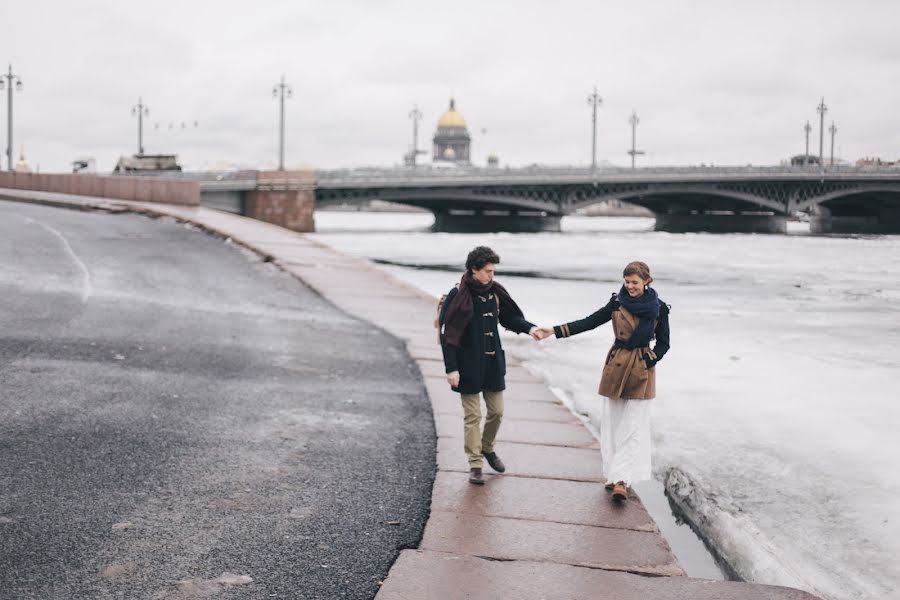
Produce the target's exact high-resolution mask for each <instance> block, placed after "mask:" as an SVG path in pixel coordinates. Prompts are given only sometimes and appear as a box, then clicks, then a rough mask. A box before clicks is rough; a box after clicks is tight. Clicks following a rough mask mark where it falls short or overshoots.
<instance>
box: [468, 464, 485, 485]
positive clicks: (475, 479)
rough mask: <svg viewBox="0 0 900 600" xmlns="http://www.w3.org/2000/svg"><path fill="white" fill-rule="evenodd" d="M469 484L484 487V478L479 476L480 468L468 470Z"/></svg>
mask: <svg viewBox="0 0 900 600" xmlns="http://www.w3.org/2000/svg"><path fill="white" fill-rule="evenodd" d="M469 483H474V484H475V485H484V476H483V475H482V474H481V467H472V468H471V469H469Z"/></svg>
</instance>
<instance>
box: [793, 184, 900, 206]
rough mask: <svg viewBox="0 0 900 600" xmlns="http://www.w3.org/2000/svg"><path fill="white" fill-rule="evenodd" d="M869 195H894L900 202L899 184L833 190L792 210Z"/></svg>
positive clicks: (861, 185) (868, 185)
mask: <svg viewBox="0 0 900 600" xmlns="http://www.w3.org/2000/svg"><path fill="white" fill-rule="evenodd" d="M871 194H891V195H893V194H896V195H897V198H898V200H900V183H893V182H884V183H868V184H859V185H857V186H855V187H853V188H851V189H842V190H834V191H831V192H828V193H826V194H821V195H819V196H813V197H811V198H807V199H805V200H803V201H800V202H797V203H796V204H794V205H793V210H797V211H803V210H807V209H809V208H812V207H814V206H817V205H823V206H824V205H827V204H829V203H831V202H832V201H833V200H841V199H849V198H852V197H854V196H867V195H871Z"/></svg>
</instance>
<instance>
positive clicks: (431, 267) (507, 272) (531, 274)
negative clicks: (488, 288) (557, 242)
mask: <svg viewBox="0 0 900 600" xmlns="http://www.w3.org/2000/svg"><path fill="white" fill-rule="evenodd" d="M369 260H371V261H372V262H373V263H375V264H378V265H387V266H391V267H404V268H407V269H416V270H418V271H441V272H451V273H458V272H460V271H462V270H463V267H462V266H461V265H451V264H440V263H428V264H422V263H410V262H403V261H399V260H388V259H385V258H372V259H369ZM502 275H503V276H504V277H525V278H527V279H552V280H556V281H586V282H595V283H616V284H618V283H619V282H620V280H619V279H618V278H601V277H587V276H584V275H566V274H559V273H546V272H544V271H532V270H522V269H507V268H504V269H503V272H502Z"/></svg>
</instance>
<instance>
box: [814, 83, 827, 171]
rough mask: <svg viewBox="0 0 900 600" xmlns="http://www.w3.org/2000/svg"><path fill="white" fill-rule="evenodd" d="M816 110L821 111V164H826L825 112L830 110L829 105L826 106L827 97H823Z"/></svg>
mask: <svg viewBox="0 0 900 600" xmlns="http://www.w3.org/2000/svg"><path fill="white" fill-rule="evenodd" d="M816 112H817V113H819V166H820V167H821V166H822V165H824V164H825V154H824V152H823V150H824V147H825V146H824V144H825V113H827V112H828V107H827V106H825V98H822V101H821V102H820V103H819V105H818V106H817V107H816Z"/></svg>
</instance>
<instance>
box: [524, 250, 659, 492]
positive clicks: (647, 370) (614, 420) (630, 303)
mask: <svg viewBox="0 0 900 600" xmlns="http://www.w3.org/2000/svg"><path fill="white" fill-rule="evenodd" d="M622 277H623V279H624V282H623V285H622V288H621V289H620V290H619V291H618V293H615V294H613V295H612V297H611V298H610V300H609V302H608V303H607V304H606V306H604V307H603V308H601V309H600V310H598V311H597V312H595V313H594V314H592V315H590V316H588V317H585V318H584V319H581V320H579V321H572V322H571V323H565V324H563V325H557V326H555V327H552V328H551V327H542V328H541V329H540V330H539V331H540V334H539V336H540V337H541V338H543V337H548V336H550V335H552V334H555V335H556V337H557V338H566V337H570V336H573V335H577V334H579V333H583V332H585V331H590V330H591V329H596V328H597V327H599V326H601V325H603V324H604V323H606V322H607V321H610V320H611V321H612V322H613V334H614V335H615V337H616V339H615V342H614V343H613V345H612V348H610V350H609V352H608V353H607V355H606V364H605V366H604V367H603V374H602V376H601V378H600V395H601V396H603V407H602V410H601V415H600V450H601V453H602V455H603V472H604V475H605V476H606V489H607V490H612V492H613V495H612V498H613V500H615V501H623V500H626V499H627V498H628V487H629V486H630V485H631V484H633V483H636V482H638V481H646V480H649V479H650V475H651V473H650V453H651V451H652V441H651V438H650V403H649V402H648V400H651V399H653V398H654V397H655V396H656V368H655V367H656V363H658V362H659V361H660V360H662V357H663V356H665V354H666V352H668V350H669V306H668V305H667V304H666V303H665V302H663V301H662V300H660V299H659V296H658V295H657V294H656V290H654V289H653V288H651V287H650V284H651V283H652V282H653V278H652V277H650V267H648V266H647V264H646V263H643V262H640V261H634V262H630V263H628V265H626V267H625V269H624V270H623V272H622ZM654 337H655V338H656V344H655V345H654V346H653V348H652V349H651V348H650V342H651V341H652V340H653V339H654Z"/></svg>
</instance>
